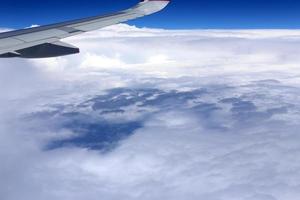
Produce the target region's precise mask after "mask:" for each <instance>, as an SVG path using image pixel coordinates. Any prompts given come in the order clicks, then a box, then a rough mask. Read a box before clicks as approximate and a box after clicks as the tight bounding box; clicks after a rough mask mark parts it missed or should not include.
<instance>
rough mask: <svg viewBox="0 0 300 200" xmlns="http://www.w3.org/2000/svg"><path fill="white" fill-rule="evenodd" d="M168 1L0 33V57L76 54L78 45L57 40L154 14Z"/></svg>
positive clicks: (146, 0)
mask: <svg viewBox="0 0 300 200" xmlns="http://www.w3.org/2000/svg"><path fill="white" fill-rule="evenodd" d="M169 2H170V0H141V1H140V3H138V4H137V5H136V6H134V7H132V8H130V9H127V10H124V11H120V12H117V13H114V14H110V15H104V16H95V17H89V18H84V19H79V20H73V21H67V22H62V23H57V24H51V25H46V26H40V27H35V28H28V29H22V30H16V31H10V32H5V33H0V58H11V57H21V58H47V57H57V56H64V55H70V54H75V53H79V49H78V48H77V47H74V46H72V45H70V44H66V43H63V42H61V41H60V40H61V39H63V38H67V37H71V36H74V35H78V34H81V33H85V32H88V31H93V30H97V29H100V28H103V27H106V26H110V25H113V24H118V23H121V22H125V21H128V20H132V19H136V18H140V17H143V16H146V15H150V14H153V13H156V12H158V11H160V10H162V9H164V8H165V7H166V6H167V5H168V4H169Z"/></svg>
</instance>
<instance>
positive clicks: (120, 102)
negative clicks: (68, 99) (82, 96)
mask: <svg viewBox="0 0 300 200" xmlns="http://www.w3.org/2000/svg"><path fill="white" fill-rule="evenodd" d="M262 82H263V83H264V84H263V85H261V82H257V83H256V85H255V83H252V84H250V85H247V86H245V85H242V86H236V87H232V86H227V85H211V86H205V87H203V88H199V89H191V90H189V91H184V92H183V91H177V90H170V91H167V90H162V89H158V88H146V89H145V88H116V89H112V90H107V91H106V92H105V94H102V95H97V96H95V97H92V98H90V99H87V100H85V101H83V102H78V103H76V104H74V105H67V106H64V105H58V104H55V105H53V106H51V105H50V107H51V111H41V112H36V113H32V114H31V115H30V117H29V118H30V119H31V120H39V121H44V123H43V124H48V127H46V128H49V129H54V130H55V131H58V130H69V131H71V132H73V133H75V134H74V136H72V137H71V138H65V139H58V140H54V141H51V142H50V143H49V144H48V145H47V147H46V149H48V150H51V149H57V148H62V147H66V146H75V147H84V148H88V149H94V150H100V151H103V152H107V151H110V150H112V149H114V148H116V147H117V146H118V144H119V143H120V141H123V140H124V139H127V138H128V137H130V136H132V135H133V134H134V132H135V131H137V130H138V129H140V128H142V127H143V124H144V122H145V121H146V120H147V119H148V118H149V117H150V116H152V115H154V114H157V113H165V112H169V111H174V110H177V111H186V112H190V113H194V114H195V115H196V116H198V118H199V119H201V121H202V126H204V127H205V128H206V130H211V131H214V130H215V131H216V130H218V131H220V130H221V131H223V132H228V131H233V130H243V129H249V127H250V128H251V127H252V126H257V127H263V126H267V125H269V124H272V123H277V124H278V123H283V122H279V121H278V119H276V120H277V121H276V120H272V117H273V116H275V115H277V116H278V115H283V114H286V113H288V112H289V109H290V108H291V105H290V106H282V105H280V104H278V105H276V104H275V105H273V104H272V105H269V106H268V105H266V106H265V107H261V106H260V105H258V102H257V100H259V98H264V99H265V101H268V98H272V96H269V97H268V95H266V94H262V92H261V91H264V90H263V88H264V87H265V88H268V89H269V90H270V89H271V90H275V91H276V90H277V87H282V85H281V84H280V83H279V82H277V81H275V80H267V81H262ZM274 83H276V86H275V85H273V84H274ZM270 84H272V87H270ZM247 87H249V88H253V87H260V90H257V91H256V92H253V91H252V90H245V91H244V92H243V93H241V94H240V95H239V97H238V96H236V95H235V92H234V91H235V90H240V89H241V88H242V89H245V88H247ZM224 93H226V94H227V96H228V97H226V98H222V96H223V95H224ZM228 94H231V95H228ZM150 108H151V109H150ZM131 115H137V117H134V118H132V119H131V118H130V116H131ZM219 115H224V116H225V117H226V118H228V119H222V117H219ZM128 118H130V119H128ZM219 118H220V119H219ZM224 120H225V121H226V120H231V122H230V124H227V123H225V122H224ZM275 121H276V122H275ZM50 124H52V126H50ZM43 128H45V127H43Z"/></svg>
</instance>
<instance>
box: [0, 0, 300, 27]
mask: <svg viewBox="0 0 300 200" xmlns="http://www.w3.org/2000/svg"><path fill="white" fill-rule="evenodd" d="M112 2H113V3H112ZM136 2H137V1H135V0H126V1H124V0H114V1H111V0H101V1H99V0H89V1H83V0H78V1H72V2H70V1H59V0H51V1H50V0H45V1H43V2H42V3H41V2H40V1H37V0H26V1H22V0H11V1H3V2H1V8H0V26H1V27H11V28H23V27H28V26H30V25H32V24H39V25H42V24H47V23H53V22H58V21H63V20H69V19H76V18H81V17H86V16H93V15H98V14H102V13H103V14H104V13H110V12H114V11H118V10H121V9H124V8H128V7H130V6H131V5H134V4H135V3H136ZM299 10H300V3H299V1H297V0H251V1H250V0H245V1H241V0H226V1H220V0H189V1H183V0H173V2H172V4H171V5H170V6H169V7H168V9H166V10H164V11H163V12H161V13H158V14H156V15H153V16H148V17H147V18H144V19H139V20H134V21H132V22H130V24H135V25H138V26H140V27H143V26H147V27H156V28H169V29H170V28H172V29H190V28H193V29H199V28H201V29H223V28H230V29H232V28H236V29H255V28H259V29H261V28H264V29H278V28H285V29H291V28H293V29H294V28H300V25H299V24H300V23H299V21H300V12H299Z"/></svg>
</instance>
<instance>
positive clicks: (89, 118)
mask: <svg viewBox="0 0 300 200" xmlns="http://www.w3.org/2000/svg"><path fill="white" fill-rule="evenodd" d="M299 33H300V32H299V31H288V30H287V31H280V30H269V31H264V30H261V31H256V30H252V31H250V30H239V31H223V30H215V31H211V30H207V31H190V30H184V31H176V30H173V31H171V30H159V29H146V28H143V29H140V28H135V27H130V26H127V25H117V26H113V27H109V28H106V29H104V30H101V31H98V32H93V33H89V34H86V35H83V36H79V37H75V38H71V39H69V42H71V43H74V44H76V45H78V46H80V47H81V49H82V53H81V54H80V55H75V56H70V57H63V58H56V59H46V60H45V59H44V60H29V61H25V60H18V59H13V60H2V61H1V64H0V72H1V73H0V83H1V84H0V92H1V97H0V104H1V105H0V111H1V112H0V141H1V142H0V160H1V161H0V162H1V165H0V177H1V179H0V199H5V200H18V199H25V200H27V199H28V200H29V199H42V200H50V199H59V200H60V199H61V200H69V199H70V200H71V199H72V200H73V199H75V200H77V199H78V200H82V199H91V200H93V199H95V200H96V199H99V198H100V199H109V200H111V199H120V198H122V199H128V200H131V199H133V200H134V199H149V200H150V199H151V200H153V199H191V200H194V199H207V200H235V199H237V200H238V199H245V200H296V199H298V197H299V196H300V192H299V191H300V184H299V179H300V173H299V171H300V160H299V157H300V153H299V149H300V143H299V140H300V135H299V131H298V130H299V128H300V123H299V118H300V115H299V111H300V105H299V93H300V92H299V91H300V90H299V89H300V88H299V78H298V75H299V72H300V70H299V69H298V68H299V66H298V63H299V61H300V60H299V58H298V54H299V53H300V52H299V48H298V46H299V43H300V39H299V37H298V35H299Z"/></svg>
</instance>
